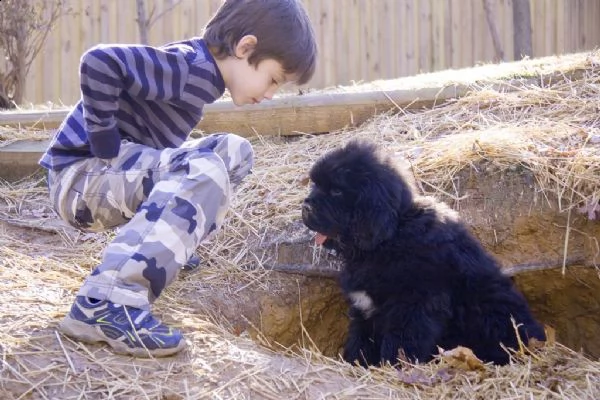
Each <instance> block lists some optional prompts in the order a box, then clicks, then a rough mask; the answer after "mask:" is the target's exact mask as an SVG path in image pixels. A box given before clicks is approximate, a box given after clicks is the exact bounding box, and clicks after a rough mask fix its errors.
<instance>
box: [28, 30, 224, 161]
mask: <svg viewBox="0 0 600 400" xmlns="http://www.w3.org/2000/svg"><path fill="white" fill-rule="evenodd" d="M80 79H81V100H80V101H79V102H78V103H77V105H76V106H75V107H74V108H73V110H71V112H70V113H69V115H67V117H66V118H65V120H64V121H63V123H62V124H61V126H60V128H59V129H58V131H57V132H56V134H55V135H54V138H53V139H52V141H51V144H50V146H49V148H48V149H47V150H46V152H45V153H44V155H43V156H42V158H41V159H40V161H39V163H40V165H41V166H43V167H45V168H47V169H52V170H61V169H63V168H65V167H67V166H69V165H71V164H73V163H74V162H76V161H78V160H81V159H82V158H86V157H98V158H103V159H110V158H114V157H116V156H117V154H118V153H119V147H120V144H121V141H122V140H129V141H132V142H135V143H141V144H145V145H147V146H150V147H153V148H156V149H163V148H167V147H179V146H181V144H182V143H183V142H184V141H185V140H186V139H187V138H188V136H189V134H190V132H191V131H192V129H193V128H194V127H195V126H196V125H197V124H198V122H200V120H201V119H202V109H203V107H204V105H205V104H208V103H212V102H214V101H215V100H216V99H218V98H219V97H221V96H222V95H223V92H224V90H225V83H224V81H223V77H222V76H221V73H220V72H219V69H218V68H217V65H216V63H215V60H214V58H213V57H212V55H211V54H210V53H209V51H208V48H207V47H206V44H205V43H204V41H203V40H202V39H200V38H193V39H190V40H186V41H181V42H176V43H171V44H168V45H165V46H162V47H150V46H138V45H133V46H132V45H99V46H96V47H93V48H91V49H90V50H88V51H87V52H86V53H85V54H84V55H83V56H82V58H81V66H80Z"/></svg>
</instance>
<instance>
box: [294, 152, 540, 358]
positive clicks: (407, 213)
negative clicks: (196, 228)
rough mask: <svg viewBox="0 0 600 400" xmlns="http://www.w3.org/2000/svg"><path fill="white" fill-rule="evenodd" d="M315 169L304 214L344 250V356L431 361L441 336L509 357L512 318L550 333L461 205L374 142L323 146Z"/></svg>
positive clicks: (524, 332) (525, 331)
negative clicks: (427, 191) (424, 184)
mask: <svg viewBox="0 0 600 400" xmlns="http://www.w3.org/2000/svg"><path fill="white" fill-rule="evenodd" d="M310 178H311V180H312V182H313V183H314V185H313V187H312V189H311V192H310V194H309V196H308V197H307V198H306V199H305V200H304V204H303V207H302V219H303V221H304V223H305V225H306V226H307V227H308V228H309V229H311V230H313V231H316V232H319V233H321V234H322V235H325V236H327V240H326V241H325V243H324V246H326V247H329V248H335V249H336V250H337V251H338V252H339V254H340V256H341V257H342V258H343V260H344V268H343V270H342V273H341V275H340V284H341V288H342V290H343V292H344V294H345V296H346V298H347V300H348V302H349V305H350V317H351V322H350V328H349V333H348V339H347V341H346V344H345V348H344V353H343V357H344V359H345V360H346V361H348V362H351V363H354V362H359V363H360V364H361V365H377V364H381V363H385V362H390V363H392V364H396V363H397V360H398V356H399V354H403V355H404V356H406V357H407V358H408V359H409V360H411V361H418V362H426V361H428V360H430V359H431V358H432V357H433V355H434V354H437V353H438V351H437V346H439V347H441V348H443V349H451V348H454V347H456V346H459V345H462V346H466V347H469V348H471V349H472V350H473V351H474V352H475V354H476V355H477V356H478V357H479V358H480V359H482V360H483V361H485V362H494V363H496V364H506V363H507V362H508V361H509V355H508V353H507V352H506V351H505V350H504V349H503V348H502V346H501V343H502V344H503V345H504V346H506V347H508V348H513V349H515V348H518V342H517V336H516V333H515V327H514V326H515V325H514V324H513V322H512V321H511V318H513V319H514V322H515V323H516V324H517V326H518V332H519V336H520V337H521V340H522V341H523V343H524V344H527V343H528V340H529V338H536V339H538V340H545V334H544V330H543V328H542V326H541V325H540V324H539V323H538V322H536V321H535V319H534V318H533V316H532V314H531V312H530V310H529V307H528V305H527V302H526V300H525V298H524V297H523V296H522V295H521V294H520V293H519V292H518V291H517V290H516V288H515V287H514V285H513V283H512V281H511V280H510V278H509V277H507V276H505V275H504V274H503V273H502V272H501V270H500V268H499V266H498V264H497V262H496V261H495V260H494V258H493V257H492V256H491V255H490V254H488V253H487V252H486V251H485V250H484V248H483V247H482V246H481V245H480V243H479V242H478V241H477V240H476V239H475V238H474V237H473V236H472V235H471V234H470V233H469V231H468V229H467V228H466V226H465V225H464V224H463V223H462V222H460V220H459V219H458V216H457V214H456V213H455V212H454V211H453V210H451V209H450V208H448V207H447V206H446V205H445V204H443V203H440V202H437V201H435V200H434V199H433V198H431V197H424V196H419V195H418V194H417V192H416V190H415V189H414V186H413V184H412V182H411V180H410V179H409V178H408V175H406V174H404V172H402V171H401V170H400V169H398V168H396V167H394V166H393V164H392V163H391V162H390V161H389V160H387V159H383V158H381V157H379V156H378V154H377V152H376V149H375V147H374V146H373V145H371V144H367V143H360V142H351V143H349V144H348V145H346V146H345V147H343V148H340V149H337V150H334V151H332V152H330V153H328V154H326V155H325V156H323V157H322V158H321V159H319V160H318V161H317V162H316V163H315V165H314V166H313V167H312V169H311V171H310Z"/></svg>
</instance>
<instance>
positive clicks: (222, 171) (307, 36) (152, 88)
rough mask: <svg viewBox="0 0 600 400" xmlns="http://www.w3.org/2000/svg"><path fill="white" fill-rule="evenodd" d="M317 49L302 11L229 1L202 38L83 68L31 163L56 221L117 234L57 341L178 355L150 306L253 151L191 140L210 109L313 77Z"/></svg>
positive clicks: (225, 200) (243, 143) (123, 49)
mask: <svg viewBox="0 0 600 400" xmlns="http://www.w3.org/2000/svg"><path fill="white" fill-rule="evenodd" d="M315 62H316V44H315V38H314V32H313V30H312V27H311V25H310V21H309V19H308V16H307V14H306V11H305V9H304V8H303V6H302V4H301V3H300V0H226V1H225V2H224V3H223V4H222V6H221V7H220V8H219V10H218V11H217V12H216V14H215V15H214V16H213V18H212V19H211V20H210V21H209V23H208V24H207V25H206V27H205V30H204V34H203V37H202V38H192V39H190V40H186V41H182V42H177V43H172V44H169V45H166V46H163V47H159V48H155V47H150V46H129V45H109V46H106V45H100V46H97V47H95V48H92V49H90V50H89V51H87V52H86V53H85V54H84V55H83V57H82V59H81V68H80V79H81V93H82V97H81V101H80V102H79V103H78V104H77V106H76V107H75V108H74V109H73V110H72V111H71V113H70V114H69V115H68V116H67V118H66V119H65V121H64V122H63V124H62V125H61V127H60V128H59V130H58V132H57V133H56V135H55V137H54V138H53V140H52V143H51V145H50V147H49V148H48V150H47V151H46V153H45V154H44V155H43V157H42V159H41V160H40V164H41V165H42V166H43V167H45V168H47V169H48V170H49V173H48V183H49V189H50V197H51V200H52V202H53V205H54V207H55V209H56V211H57V212H58V214H59V215H60V216H61V217H62V218H63V219H64V220H66V221H67V222H68V223H70V224H71V225H73V226H75V227H77V228H80V229H83V230H89V231H101V230H105V229H108V228H112V227H116V226H122V228H121V229H120V230H119V231H118V232H117V234H116V236H115V238H114V240H113V241H112V242H111V243H110V244H109V245H108V246H107V248H106V249H105V252H104V254H103V259H102V262H101V263H100V265H98V266H97V267H96V268H95V269H94V271H93V272H92V273H91V275H90V276H89V277H88V278H87V279H86V281H85V283H84V284H83V286H82V287H81V289H80V290H79V293H78V294H77V297H76V299H75V302H74V304H73V306H72V307H71V311H70V312H69V314H68V315H67V316H66V317H65V319H64V320H63V321H62V322H61V324H60V325H59V328H60V330H61V331H62V332H63V333H65V334H67V335H69V336H71V337H73V338H75V339H78V340H81V341H87V342H106V343H108V344H109V345H110V346H111V347H112V348H113V350H114V351H115V352H117V353H123V354H130V355H134V356H140V357H149V356H167V355H171V354H174V353H176V352H178V351H179V350H181V349H182V348H183V347H185V340H184V338H183V336H182V334H181V332H180V331H179V330H177V329H173V328H170V327H168V326H166V325H165V324H163V323H161V322H160V321H159V320H158V319H156V318H155V317H154V316H153V315H152V314H151V313H150V310H151V304H152V303H153V302H154V301H155V300H156V299H157V298H158V297H159V296H160V294H161V292H162V291H163V290H164V289H165V287H167V285H169V284H170V283H171V282H172V281H173V279H174V278H175V277H176V276H177V273H178V271H179V270H180V269H181V267H182V265H184V264H186V262H187V260H188V259H190V257H191V256H192V255H193V253H194V251H195V249H196V248H197V246H198V245H199V244H200V242H202V241H203V240H204V239H205V238H206V237H207V235H209V234H211V233H213V232H215V231H216V230H218V229H219V227H220V226H221V224H222V222H223V219H224V216H225V213H226V211H227V208H228V206H229V198H230V193H231V192H230V190H231V187H235V186H236V185H237V184H239V183H240V182H241V180H242V179H243V178H244V177H245V176H246V175H247V174H249V173H250V170H251V168H252V164H253V150H252V147H251V145H250V143H249V142H248V141H247V140H245V139H243V138H241V137H238V136H236V135H233V134H218V135H211V136H208V137H206V138H203V139H197V140H190V141H187V140H186V139H187V138H188V135H189V134H190V132H191V130H192V129H193V128H194V127H195V126H196V125H197V123H198V122H199V121H200V119H201V117H202V108H203V106H204V105H205V104H208V103H212V102H214V101H215V100H216V99H217V98H219V97H220V96H221V95H222V94H223V92H224V90H225V89H228V90H229V92H230V94H231V98H232V100H233V103H234V104H236V105H243V104H252V103H259V102H261V101H262V100H264V99H270V98H271V97H272V96H273V94H274V93H275V92H276V90H277V89H278V88H279V87H280V86H281V85H283V84H284V83H286V82H296V83H297V84H303V83H306V82H307V81H308V80H309V79H310V78H311V77H312V75H313V73H314V69H315Z"/></svg>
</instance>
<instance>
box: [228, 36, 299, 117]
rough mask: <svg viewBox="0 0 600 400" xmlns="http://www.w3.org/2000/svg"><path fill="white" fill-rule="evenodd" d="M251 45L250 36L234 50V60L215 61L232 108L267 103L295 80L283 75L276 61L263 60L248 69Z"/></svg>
mask: <svg viewBox="0 0 600 400" xmlns="http://www.w3.org/2000/svg"><path fill="white" fill-rule="evenodd" d="M255 44H256V38H255V37H254V36H245V37H244V38H242V40H240V43H238V45H237V46H236V57H227V58H226V59H224V60H217V64H218V66H219V69H220V70H221V74H222V76H223V80H224V81H225V87H226V88H227V89H229V93H230V94H231V98H232V100H233V103H234V104H235V105H236V106H242V105H245V104H255V103H260V102H261V101H263V100H264V99H271V98H272V97H273V95H274V94H275V92H277V90H278V89H279V88H280V87H281V86H282V85H284V84H285V83H288V82H292V81H294V80H295V77H294V76H293V75H290V74H285V73H284V71H283V67H282V66H281V64H280V63H279V62H278V61H276V60H273V59H265V60H263V61H261V62H260V63H259V64H258V65H250V64H249V63H248V57H250V55H251V54H252V49H253V48H254V45H255Z"/></svg>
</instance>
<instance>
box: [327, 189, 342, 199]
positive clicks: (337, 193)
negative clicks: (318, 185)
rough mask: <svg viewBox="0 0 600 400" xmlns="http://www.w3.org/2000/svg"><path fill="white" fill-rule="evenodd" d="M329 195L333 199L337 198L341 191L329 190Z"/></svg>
mask: <svg viewBox="0 0 600 400" xmlns="http://www.w3.org/2000/svg"><path fill="white" fill-rule="evenodd" d="M329 194H330V195H332V196H333V197H338V196H341V195H342V191H341V190H340V189H335V188H333V189H331V190H329Z"/></svg>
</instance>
